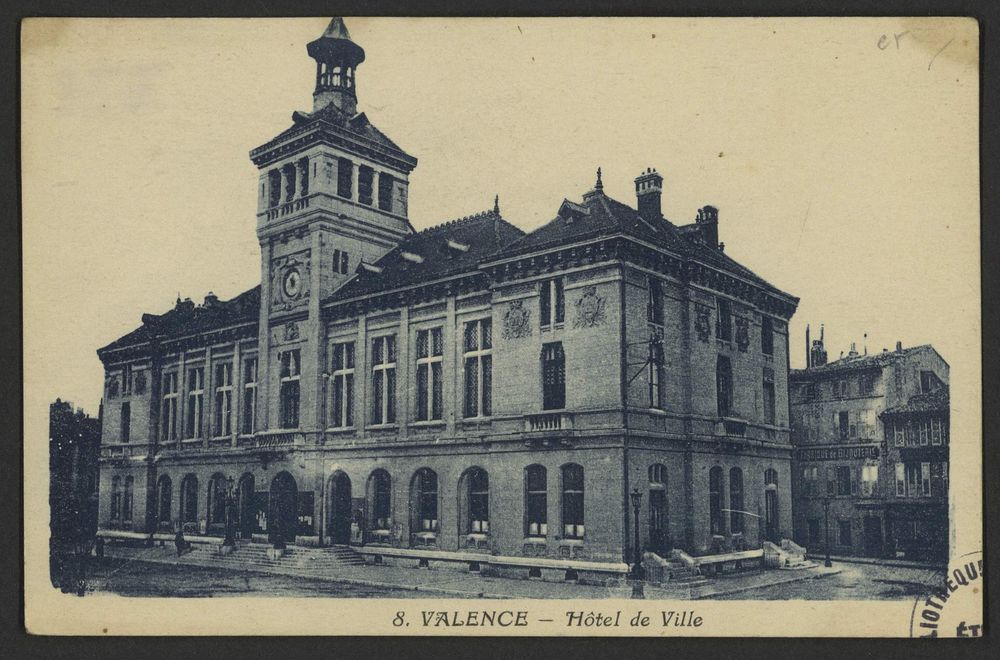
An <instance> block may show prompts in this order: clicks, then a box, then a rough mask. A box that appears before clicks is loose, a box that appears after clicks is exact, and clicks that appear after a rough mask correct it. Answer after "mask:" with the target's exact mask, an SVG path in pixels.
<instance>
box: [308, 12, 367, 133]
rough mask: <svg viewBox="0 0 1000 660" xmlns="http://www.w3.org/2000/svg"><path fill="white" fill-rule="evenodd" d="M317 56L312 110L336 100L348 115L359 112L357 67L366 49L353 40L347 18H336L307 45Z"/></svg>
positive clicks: (314, 56) (309, 50)
mask: <svg viewBox="0 0 1000 660" xmlns="http://www.w3.org/2000/svg"><path fill="white" fill-rule="evenodd" d="M306 51H307V52H308V53H309V57H311V58H313V59H314V60H316V90H315V91H314V92H313V112H316V111H318V110H322V109H323V108H325V107H326V106H328V105H331V104H333V105H334V106H336V107H337V108H338V109H340V110H343V111H344V112H345V113H347V114H349V115H353V114H354V113H355V112H357V106H358V97H357V92H356V91H355V89H356V77H355V71H356V70H357V67H358V65H359V64H361V63H362V62H364V61H365V50H364V49H363V48H362V47H361V46H359V45H357V44H356V43H354V41H352V40H351V33H350V32H348V30H347V25H346V24H345V23H344V19H342V18H340V17H339V16H338V17H335V18H333V19H332V20H331V21H330V24H329V25H327V26H326V30H324V31H323V34H322V35H320V37H319V39H316V40H315V41H311V42H309V44H308V45H307V46H306Z"/></svg>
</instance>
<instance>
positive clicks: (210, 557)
mask: <svg viewBox="0 0 1000 660" xmlns="http://www.w3.org/2000/svg"><path fill="white" fill-rule="evenodd" d="M269 548H270V546H269V545H266V544H261V543H244V544H239V545H237V546H236V550H234V551H233V552H231V553H229V554H227V555H223V554H220V553H219V546H217V545H211V546H196V547H195V548H193V549H192V550H191V552H190V553H188V554H186V555H184V556H183V557H182V558H181V559H182V561H183V560H184V559H187V560H189V561H192V563H199V564H202V565H212V566H218V567H220V568H229V569H233V570H254V569H263V570H272V569H275V568H278V569H281V570H282V572H294V573H297V574H302V575H331V574H334V573H336V572H337V571H338V570H341V569H344V568H346V567H349V566H363V565H364V563H365V561H364V559H363V558H362V557H361V555H359V554H358V553H356V552H355V551H354V550H352V549H351V548H349V547H347V546H333V547H329V548H303V547H298V546H289V547H288V548H286V549H285V553H284V554H283V555H282V556H281V557H279V558H278V559H271V558H270V557H268V556H267V550H268V549H269Z"/></svg>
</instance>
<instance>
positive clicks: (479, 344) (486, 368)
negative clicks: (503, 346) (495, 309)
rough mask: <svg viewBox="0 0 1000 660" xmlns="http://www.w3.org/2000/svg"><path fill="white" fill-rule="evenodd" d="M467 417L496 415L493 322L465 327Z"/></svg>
mask: <svg viewBox="0 0 1000 660" xmlns="http://www.w3.org/2000/svg"><path fill="white" fill-rule="evenodd" d="M463 358H464V365H465V406H464V410H463V414H464V416H465V417H489V416H490V415H492V414H493V323H492V321H491V320H490V319H481V320H479V321H470V322H469V323H466V324H465V336H464V340H463Z"/></svg>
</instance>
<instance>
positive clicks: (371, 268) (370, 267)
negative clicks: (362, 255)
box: [359, 260, 382, 275]
mask: <svg viewBox="0 0 1000 660" xmlns="http://www.w3.org/2000/svg"><path fill="white" fill-rule="evenodd" d="M359 265H360V266H361V269H362V270H364V271H366V272H369V273H375V274H376V275H378V274H379V273H381V272H382V267H381V266H376V265H375V264H370V263H368V262H367V261H364V260H362V261H361V263H360V264H359Z"/></svg>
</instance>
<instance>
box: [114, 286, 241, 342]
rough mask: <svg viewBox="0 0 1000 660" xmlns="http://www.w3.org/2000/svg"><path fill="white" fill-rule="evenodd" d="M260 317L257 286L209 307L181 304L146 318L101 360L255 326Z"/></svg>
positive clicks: (214, 301) (143, 317)
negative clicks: (200, 335) (144, 347)
mask: <svg viewBox="0 0 1000 660" xmlns="http://www.w3.org/2000/svg"><path fill="white" fill-rule="evenodd" d="M259 313H260V286H259V285H258V286H255V287H254V288H252V289H250V290H249V291H245V292H243V293H241V294H240V295H238V296H236V297H235V298H232V299H230V300H217V299H214V298H213V299H211V300H210V301H209V303H208V304H206V305H195V304H194V303H193V302H191V300H183V301H182V300H178V301H177V304H176V305H175V306H174V308H173V309H171V310H170V311H169V312H166V313H164V314H143V315H142V325H141V326H140V327H138V328H136V329H135V330H133V331H132V332H130V333H128V334H127V335H124V336H123V337H120V338H119V339H116V340H115V341H113V342H111V343H110V344H108V345H107V346H105V347H103V348H100V349H98V350H97V354H98V356H102V357H103V355H104V354H106V353H109V352H111V351H115V350H117V349H120V348H127V347H131V346H137V345H140V344H144V343H147V342H149V341H151V340H153V339H158V340H160V341H163V340H170V339H178V338H180V337H186V336H188V335H193V334H197V333H200V332H207V331H210V330H215V329H219V328H225V327H229V326H234V325H241V324H244V323H256V322H257V321H258V319H259Z"/></svg>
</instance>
